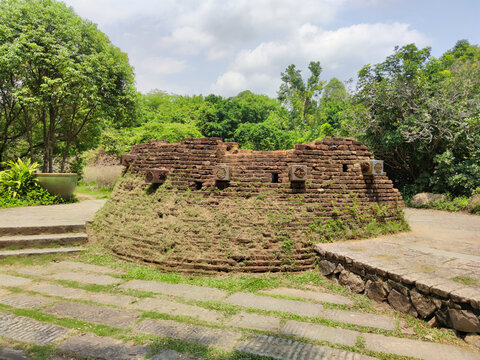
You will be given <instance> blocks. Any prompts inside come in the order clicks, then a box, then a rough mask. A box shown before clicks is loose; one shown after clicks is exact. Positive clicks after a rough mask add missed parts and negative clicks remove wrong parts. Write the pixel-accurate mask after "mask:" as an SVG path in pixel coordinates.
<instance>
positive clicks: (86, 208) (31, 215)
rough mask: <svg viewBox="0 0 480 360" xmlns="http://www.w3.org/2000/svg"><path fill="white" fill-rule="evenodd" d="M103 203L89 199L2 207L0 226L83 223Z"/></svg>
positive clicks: (103, 202)
mask: <svg viewBox="0 0 480 360" xmlns="http://www.w3.org/2000/svg"><path fill="white" fill-rule="evenodd" d="M103 204H105V200H88V201H81V202H78V203H74V204H62V205H49V206H28V207H15V208H8V209H0V228H10V227H36V226H52V225H62V224H68V225H70V224H72V223H80V224H82V223H85V221H88V220H91V219H92V218H93V215H94V214H95V212H96V211H97V210H98V209H100V208H101V207H102V206H103Z"/></svg>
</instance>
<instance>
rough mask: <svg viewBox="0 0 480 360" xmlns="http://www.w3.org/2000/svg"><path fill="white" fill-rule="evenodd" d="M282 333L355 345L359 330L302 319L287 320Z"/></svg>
mask: <svg viewBox="0 0 480 360" xmlns="http://www.w3.org/2000/svg"><path fill="white" fill-rule="evenodd" d="M281 332H282V334H285V335H292V336H295V337H299V338H307V339H310V340H315V341H328V342H331V343H334V344H341V345H347V346H354V345H355V342H356V341H357V337H358V335H360V333H359V332H357V331H352V330H346V329H339V328H334V327H330V326H324V325H318V324H311V323H306V322H300V321H293V320H290V321H287V323H286V324H285V325H284V326H283V327H282V330H281Z"/></svg>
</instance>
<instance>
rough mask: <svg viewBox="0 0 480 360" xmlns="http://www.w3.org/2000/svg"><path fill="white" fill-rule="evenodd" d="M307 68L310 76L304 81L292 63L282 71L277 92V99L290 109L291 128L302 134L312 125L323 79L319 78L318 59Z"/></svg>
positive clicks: (319, 67)
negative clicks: (280, 82)
mask: <svg viewBox="0 0 480 360" xmlns="http://www.w3.org/2000/svg"><path fill="white" fill-rule="evenodd" d="M308 69H309V70H310V76H309V78H308V79H307V81H305V80H304V79H303V78H302V74H301V70H299V69H297V68H296V67H295V65H294V64H291V65H289V66H288V67H287V68H286V69H285V72H282V74H281V79H282V84H281V85H280V89H279V91H278V93H277V96H278V100H279V101H280V102H281V103H282V105H285V106H286V107H287V109H288V110H289V111H290V119H291V122H292V124H291V128H292V130H295V131H299V132H300V133H301V134H303V133H304V132H305V131H307V130H308V129H307V128H309V127H310V128H312V127H313V126H314V122H315V119H314V113H315V111H316V108H317V106H318V101H319V98H320V94H321V92H322V89H323V85H324V84H325V82H324V81H322V80H320V74H321V72H322V67H321V66H320V62H319V61H311V62H310V64H309V66H308Z"/></svg>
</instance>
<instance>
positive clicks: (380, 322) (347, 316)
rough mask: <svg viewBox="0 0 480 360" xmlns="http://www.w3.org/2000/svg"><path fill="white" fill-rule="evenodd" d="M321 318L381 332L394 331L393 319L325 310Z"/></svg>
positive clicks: (394, 322) (394, 323) (394, 321)
mask: <svg viewBox="0 0 480 360" xmlns="http://www.w3.org/2000/svg"><path fill="white" fill-rule="evenodd" d="M323 317H324V318H325V319H329V320H334V321H339V322H343V323H347V324H353V325H360V326H368V327H373V328H377V329H383V330H395V327H396V320H395V319H394V318H390V317H387V316H382V315H375V314H366V313H360V312H355V311H346V310H336V309H325V311H324V313H323Z"/></svg>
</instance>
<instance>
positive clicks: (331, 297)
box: [261, 288, 353, 306]
mask: <svg viewBox="0 0 480 360" xmlns="http://www.w3.org/2000/svg"><path fill="white" fill-rule="evenodd" d="M261 292H262V293H263V294H267V295H281V296H290V297H295V298H299V299H303V300H313V301H318V302H326V303H331V304H338V305H348V306H352V305H353V301H352V300H350V299H349V298H347V297H345V296H341V295H335V294H329V293H325V292H320V291H311V290H300V289H291V288H276V289H271V290H262V291H261Z"/></svg>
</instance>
